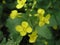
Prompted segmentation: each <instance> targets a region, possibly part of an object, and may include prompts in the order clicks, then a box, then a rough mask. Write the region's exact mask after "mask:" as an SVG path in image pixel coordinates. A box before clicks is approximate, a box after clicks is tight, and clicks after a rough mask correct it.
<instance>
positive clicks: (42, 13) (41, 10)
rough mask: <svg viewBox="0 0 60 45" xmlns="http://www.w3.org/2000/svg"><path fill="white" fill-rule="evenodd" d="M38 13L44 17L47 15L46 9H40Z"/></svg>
mask: <svg viewBox="0 0 60 45" xmlns="http://www.w3.org/2000/svg"><path fill="white" fill-rule="evenodd" d="M37 13H38V14H40V15H44V14H45V10H44V9H38V10H37Z"/></svg>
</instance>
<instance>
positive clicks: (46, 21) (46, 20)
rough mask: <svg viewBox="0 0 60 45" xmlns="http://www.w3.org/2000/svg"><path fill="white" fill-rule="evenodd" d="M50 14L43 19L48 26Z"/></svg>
mask: <svg viewBox="0 0 60 45" xmlns="http://www.w3.org/2000/svg"><path fill="white" fill-rule="evenodd" d="M50 17H51V16H50V14H47V16H46V17H45V23H46V24H49V20H50Z"/></svg>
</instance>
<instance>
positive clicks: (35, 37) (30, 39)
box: [28, 31, 38, 43]
mask: <svg viewBox="0 0 60 45" xmlns="http://www.w3.org/2000/svg"><path fill="white" fill-rule="evenodd" d="M28 36H29V37H30V38H29V43H35V42H36V39H37V37H38V35H37V31H34V32H32V34H31V35H28Z"/></svg>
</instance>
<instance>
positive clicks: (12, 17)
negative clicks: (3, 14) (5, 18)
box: [10, 10, 18, 19]
mask: <svg viewBox="0 0 60 45" xmlns="http://www.w3.org/2000/svg"><path fill="white" fill-rule="evenodd" d="M17 15H18V12H17V10H13V11H12V12H11V13H10V18H11V19H15V18H16V17H17Z"/></svg>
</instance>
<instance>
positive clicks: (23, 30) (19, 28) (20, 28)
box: [15, 21, 32, 36]
mask: <svg viewBox="0 0 60 45" xmlns="http://www.w3.org/2000/svg"><path fill="white" fill-rule="evenodd" d="M15 29H16V31H17V32H19V33H20V35H21V36H25V35H26V34H27V33H31V32H32V28H31V27H30V26H29V24H28V22H26V21H23V22H22V23H21V25H17V26H16V27H15Z"/></svg>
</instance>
